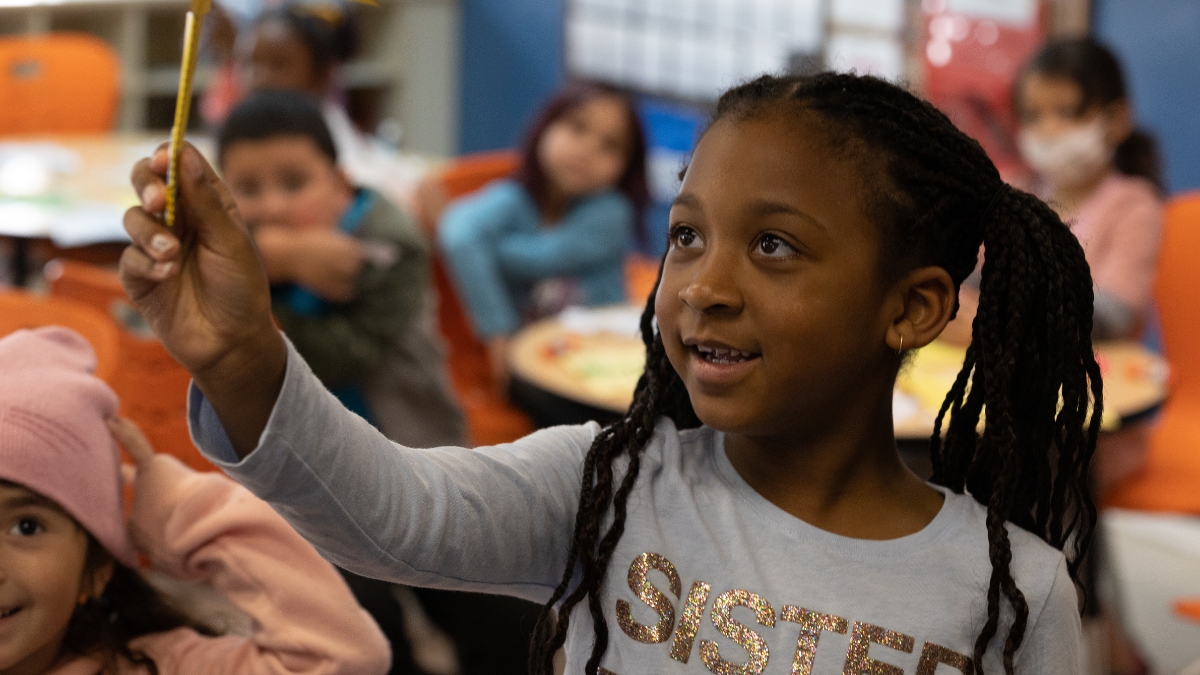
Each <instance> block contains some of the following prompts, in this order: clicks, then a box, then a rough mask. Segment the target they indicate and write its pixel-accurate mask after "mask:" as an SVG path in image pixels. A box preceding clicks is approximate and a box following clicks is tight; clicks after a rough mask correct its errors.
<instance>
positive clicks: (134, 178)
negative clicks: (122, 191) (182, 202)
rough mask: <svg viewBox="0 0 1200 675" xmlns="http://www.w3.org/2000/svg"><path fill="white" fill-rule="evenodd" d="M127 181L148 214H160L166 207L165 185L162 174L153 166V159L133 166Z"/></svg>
mask: <svg viewBox="0 0 1200 675" xmlns="http://www.w3.org/2000/svg"><path fill="white" fill-rule="evenodd" d="M156 156H157V155H156ZM129 179H130V181H131V182H132V183H133V189H134V191H135V192H137V195H138V198H139V199H141V201H142V208H144V209H146V210H147V211H149V212H150V213H162V210H163V209H165V208H166V207H167V183H166V179H165V178H164V176H163V173H162V172H159V171H158V170H157V167H155V166H154V158H150V157H146V158H143V159H141V160H139V161H138V163H137V164H134V165H133V172H132V173H131V174H130V176H129Z"/></svg>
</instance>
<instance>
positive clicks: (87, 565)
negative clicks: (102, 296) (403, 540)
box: [0, 327, 388, 675]
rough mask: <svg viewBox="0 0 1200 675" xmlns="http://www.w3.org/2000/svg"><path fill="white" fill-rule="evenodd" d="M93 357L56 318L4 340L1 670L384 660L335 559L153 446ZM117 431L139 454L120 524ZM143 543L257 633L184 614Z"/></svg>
mask: <svg viewBox="0 0 1200 675" xmlns="http://www.w3.org/2000/svg"><path fill="white" fill-rule="evenodd" d="M95 364H96V360H95V355H94V354H93V353H92V350H91V347H90V346H88V344H87V342H86V341H84V339H83V338H82V337H80V336H79V335H77V334H75V333H72V332H71V331H69V330H67V329H65V328H58V327H50V328H41V329H38V330H34V331H18V332H16V333H14V334H11V335H9V336H7V337H4V338H2V339H0V381H2V382H3V383H4V386H3V387H0V525H3V530H2V531H0V673H6V674H8V673H12V674H20V675H42V674H43V673H45V674H54V675H100V674H104V675H173V674H182V673H231V674H244V675H250V674H254V675H266V674H268V673H276V674H278V675H283V674H284V673H290V674H293V675H299V674H300V673H330V674H332V673H345V674H346V675H350V674H351V673H353V674H355V675H360V674H368V673H379V674H381V673H383V672H385V671H386V670H387V664H388V650H387V643H386V642H384V640H383V636H382V635H381V634H380V632H379V629H378V628H377V627H376V626H375V624H374V623H373V622H372V621H371V619H370V617H369V616H367V614H366V612H364V611H363V610H362V609H360V608H359V607H358V605H357V604H356V603H355V602H354V597H353V596H352V595H351V594H350V591H349V589H347V588H346V585H345V584H344V583H342V580H341V578H339V577H338V574H337V572H336V571H335V570H334V569H333V567H332V566H331V565H330V564H329V563H327V562H325V561H324V560H322V559H321V557H320V556H319V555H317V552H316V551H314V550H313V548H312V547H311V546H309V545H308V544H307V543H306V542H305V541H304V540H303V539H301V538H300V536H299V535H297V534H296V533H295V532H294V531H293V530H292V529H291V528H290V527H288V525H287V523H285V522H284V521H283V519H282V518H280V517H279V515H278V514H276V513H275V512H274V511H272V510H271V508H270V507H269V506H267V505H266V504H265V503H263V502H262V501H261V500H259V499H256V498H254V497H253V496H252V495H250V494H249V493H248V492H246V490H245V489H243V488H241V487H240V486H238V485H237V484H235V483H233V482H232V481H230V480H228V479H227V478H225V477H224V476H221V475H219V474H216V473H209V474H198V473H196V472H194V471H192V470H191V469H188V468H187V467H185V466H183V464H181V463H180V462H179V461H178V460H176V459H174V458H173V457H170V456H167V455H159V454H155V453H154V451H153V449H152V448H150V446H149V444H148V443H147V441H146V438H145V437H144V436H142V434H141V432H140V431H138V429H137V427H135V426H133V424H132V423H131V422H128V421H127V420H121V419H117V418H115V413H116V410H117V398H116V395H114V394H113V392H112V390H111V389H109V388H108V386H107V385H105V384H104V383H103V382H102V381H100V380H99V379H97V378H96V377H94V376H93V375H92V373H91V371H92V369H93V368H94V367H95ZM110 432H111V434H110ZM114 436H115V437H116V438H117V439H118V440H120V442H121V444H122V445H124V446H125V449H126V450H127V451H128V452H129V454H130V456H132V457H133V458H134V459H135V460H136V461H137V469H136V473H135V477H134V478H133V481H132V485H133V506H132V510H131V513H130V519H129V523H128V527H127V526H126V522H125V518H124V516H123V514H122V508H121V499H122V497H121V477H120V464H119V462H120V458H119V456H118V454H117V446H116V443H114V441H113V438H114ZM139 552H140V553H142V554H144V555H145V556H146V557H147V558H148V559H149V561H150V562H151V563H152V564H153V565H154V567H155V568H156V569H158V570H159V571H161V572H164V573H165V574H167V575H170V576H171V577H174V578H176V579H181V580H187V581H203V582H206V583H207V584H209V585H210V586H211V587H212V588H214V589H215V590H216V591H218V592H220V593H221V594H222V595H224V596H225V597H226V598H227V599H228V600H230V601H231V602H233V603H234V604H235V605H236V606H237V607H238V608H239V609H241V610H242V611H243V612H245V613H247V614H248V615H249V616H250V618H251V619H252V621H251V624H252V626H253V628H252V634H251V635H249V636H238V635H219V634H218V633H217V632H216V631H215V630H214V627H210V626H205V625H203V624H202V623H198V622H197V621H195V620H194V619H191V618H189V617H188V616H187V614H185V613H184V612H182V611H180V609H178V608H176V607H175V606H174V605H173V604H172V603H171V602H170V601H169V600H168V599H167V598H165V597H164V596H163V595H161V594H160V593H159V591H157V590H156V589H155V588H154V586H152V585H151V584H150V583H149V582H148V581H147V580H146V579H145V578H144V577H143V576H142V574H141V572H139V571H138V569H137V557H138V553H139Z"/></svg>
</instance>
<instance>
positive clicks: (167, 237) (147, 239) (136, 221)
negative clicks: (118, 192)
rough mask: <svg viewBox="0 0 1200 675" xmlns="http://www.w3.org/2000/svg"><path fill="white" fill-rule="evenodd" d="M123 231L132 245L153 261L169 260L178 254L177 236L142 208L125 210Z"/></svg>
mask: <svg viewBox="0 0 1200 675" xmlns="http://www.w3.org/2000/svg"><path fill="white" fill-rule="evenodd" d="M124 224H125V232H127V233H128V234H129V238H130V240H132V241H133V243H134V245H135V246H137V247H138V248H140V249H142V250H143V251H144V252H145V253H146V255H148V256H150V257H151V258H153V259H154V261H155V262H169V261H171V260H174V259H175V258H176V257H177V256H178V255H179V238H178V237H177V236H175V233H174V232H172V231H171V229H170V228H168V227H167V226H165V225H163V224H162V223H160V222H159V221H158V219H157V218H154V217H153V216H151V215H150V214H149V213H147V212H146V210H145V209H143V208H138V207H136V206H135V207H133V208H131V209H129V210H128V211H126V212H125V220H124Z"/></svg>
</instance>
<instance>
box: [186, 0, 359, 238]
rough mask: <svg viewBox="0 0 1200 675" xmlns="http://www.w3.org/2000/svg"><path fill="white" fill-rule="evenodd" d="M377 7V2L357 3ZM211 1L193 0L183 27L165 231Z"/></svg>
mask: <svg viewBox="0 0 1200 675" xmlns="http://www.w3.org/2000/svg"><path fill="white" fill-rule="evenodd" d="M356 2H361V3H363V4H366V5H374V6H378V2H376V0H356ZM211 7H212V0H192V9H191V11H189V12H188V13H187V16H186V17H185V18H184V24H183V64H182V65H181V66H180V68H179V93H178V95H177V96H176V97H175V124H174V126H172V127H171V145H170V148H169V150H168V155H169V160H168V162H167V208H166V212H165V213H164V214H163V217H164V220H165V221H166V223H167V226H168V227H172V226H174V225H175V209H176V205H177V203H178V200H179V153H180V152H182V151H183V135H184V133H185V132H186V131H187V125H188V113H189V112H190V110H191V107H192V81H193V79H194V78H195V75H196V55H197V53H198V52H199V51H200V27H201V26H202V25H203V24H204V15H205V14H208V10H209V9H210V8H211Z"/></svg>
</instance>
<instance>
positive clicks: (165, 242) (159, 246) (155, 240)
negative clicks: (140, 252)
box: [150, 234, 174, 253]
mask: <svg viewBox="0 0 1200 675" xmlns="http://www.w3.org/2000/svg"><path fill="white" fill-rule="evenodd" d="M173 245H174V244H173V243H172V242H171V239H170V237H168V236H167V235H165V234H156V235H154V236H153V237H152V238H151V239H150V248H152V249H154V250H155V251H157V252H159V253H166V252H167V251H170V250H171V247H172V246H173Z"/></svg>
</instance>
